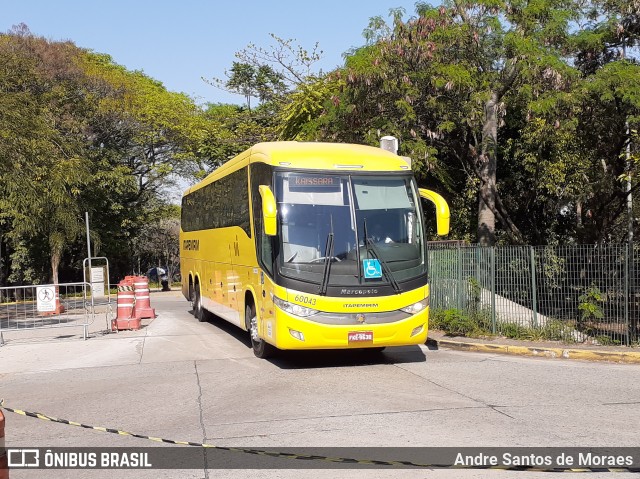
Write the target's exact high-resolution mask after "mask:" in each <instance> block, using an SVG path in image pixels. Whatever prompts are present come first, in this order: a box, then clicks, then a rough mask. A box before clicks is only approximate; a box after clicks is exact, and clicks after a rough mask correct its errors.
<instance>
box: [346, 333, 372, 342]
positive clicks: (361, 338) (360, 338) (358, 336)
mask: <svg viewBox="0 0 640 479" xmlns="http://www.w3.org/2000/svg"><path fill="white" fill-rule="evenodd" d="M348 341H349V342H350V343H371V342H373V331H349V335H348Z"/></svg>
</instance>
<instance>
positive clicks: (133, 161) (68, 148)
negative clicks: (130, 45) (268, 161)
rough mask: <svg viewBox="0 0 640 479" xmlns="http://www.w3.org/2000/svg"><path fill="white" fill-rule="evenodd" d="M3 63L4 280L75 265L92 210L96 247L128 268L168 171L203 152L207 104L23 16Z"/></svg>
mask: <svg viewBox="0 0 640 479" xmlns="http://www.w3.org/2000/svg"><path fill="white" fill-rule="evenodd" d="M0 64H2V65H3V66H4V68H2V69H1V70H0V191H1V193H2V194H1V195H0V198H1V199H0V220H1V221H2V222H3V235H2V241H3V242H4V243H5V245H6V246H5V247H6V248H7V250H8V254H7V256H8V258H9V259H10V261H8V262H5V263H4V264H3V265H2V266H3V267H2V268H1V269H0V280H2V281H6V280H9V281H11V282H21V281H27V282H46V281H54V282H57V281H58V280H59V278H58V271H59V269H60V266H61V265H62V266H63V267H62V271H63V275H67V274H69V272H71V271H72V269H71V268H70V265H71V264H75V265H79V263H80V262H81V259H77V255H86V252H84V253H83V252H82V250H83V249H84V248H85V247H84V246H83V244H84V212H85V211H88V212H89V213H90V217H91V226H92V243H93V246H94V247H95V251H94V252H93V253H94V254H96V253H100V254H101V255H106V256H109V257H110V259H111V260H112V264H113V265H114V266H115V270H114V271H115V272H117V271H118V270H125V271H130V269H129V268H130V264H131V258H130V256H128V255H129V254H130V251H131V248H130V247H129V242H130V241H131V238H132V237H134V236H135V235H136V232H137V229H139V228H140V225H142V224H144V221H145V218H146V217H148V216H149V214H148V212H149V211H151V210H153V209H154V208H156V207H157V205H158V204H160V203H162V197H161V195H162V191H163V190H164V189H165V188H166V187H167V186H168V185H169V184H170V181H171V178H172V177H173V176H174V175H175V174H181V173H185V172H188V171H191V170H193V167H192V166H191V165H192V164H193V163H194V160H196V159H198V158H200V156H199V155H200V153H199V152H200V151H201V146H202V144H203V140H204V139H205V138H206V137H207V135H208V127H209V124H208V123H207V121H206V119H205V118H204V116H203V115H202V112H201V111H200V110H199V109H198V108H197V107H196V106H195V104H194V103H193V101H191V100H190V99H189V98H188V97H186V96H185V95H182V94H176V93H171V92H168V91H167V90H166V89H165V88H164V87H163V86H162V85H161V84H160V83H159V82H157V81H155V80H153V79H151V78H149V77H147V76H146V75H144V74H142V73H140V72H130V71H127V70H126V69H125V68H123V67H121V66H119V65H116V64H114V63H113V61H112V60H111V58H110V57H109V56H107V55H102V54H96V53H93V52H89V51H86V50H83V49H80V48H78V47H76V46H75V45H73V44H72V43H71V42H52V41H48V40H45V39H43V38H38V37H35V36H33V35H31V34H30V32H29V31H28V30H27V29H26V27H24V26H20V27H18V28H16V29H15V30H14V31H12V32H10V33H8V34H0ZM43 245H44V246H43ZM128 252H129V253H128ZM82 257H83V256H80V258H82ZM47 269H48V270H49V271H50V272H51V274H50V275H47V274H46V270H47ZM64 279H69V280H77V279H78V277H77V275H74V276H72V277H70V278H69V277H66V276H65V278H64Z"/></svg>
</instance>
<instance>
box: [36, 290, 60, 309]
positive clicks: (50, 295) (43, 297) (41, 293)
mask: <svg viewBox="0 0 640 479" xmlns="http://www.w3.org/2000/svg"><path fill="white" fill-rule="evenodd" d="M36 296H37V308H38V312H40V313H50V312H54V311H55V310H56V292H55V288H54V287H53V286H38V287H36Z"/></svg>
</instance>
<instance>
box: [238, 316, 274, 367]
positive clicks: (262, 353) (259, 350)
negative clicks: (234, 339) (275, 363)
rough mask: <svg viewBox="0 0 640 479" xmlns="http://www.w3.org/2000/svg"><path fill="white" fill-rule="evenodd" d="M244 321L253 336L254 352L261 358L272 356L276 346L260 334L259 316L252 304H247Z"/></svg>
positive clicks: (252, 345)
mask: <svg viewBox="0 0 640 479" xmlns="http://www.w3.org/2000/svg"><path fill="white" fill-rule="evenodd" d="M244 321H245V324H246V326H247V331H249V335H250V337H251V347H252V348H253V354H254V355H255V356H256V357H257V358H260V359H267V358H270V357H272V356H273V355H274V354H275V352H276V348H275V347H274V346H272V345H271V344H269V343H267V342H266V341H265V340H264V339H262V338H261V337H260V336H259V335H258V316H257V314H256V311H255V309H254V308H253V307H252V306H251V305H247V307H246V308H245V313H244Z"/></svg>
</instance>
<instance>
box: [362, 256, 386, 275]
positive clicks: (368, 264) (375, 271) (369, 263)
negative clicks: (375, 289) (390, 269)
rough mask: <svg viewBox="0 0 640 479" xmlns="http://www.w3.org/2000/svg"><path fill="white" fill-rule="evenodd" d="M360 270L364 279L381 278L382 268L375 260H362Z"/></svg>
mask: <svg viewBox="0 0 640 479" xmlns="http://www.w3.org/2000/svg"><path fill="white" fill-rule="evenodd" d="M362 268H363V269H364V278H365V279H375V278H382V266H381V265H380V261H378V260H377V259H363V260H362Z"/></svg>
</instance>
